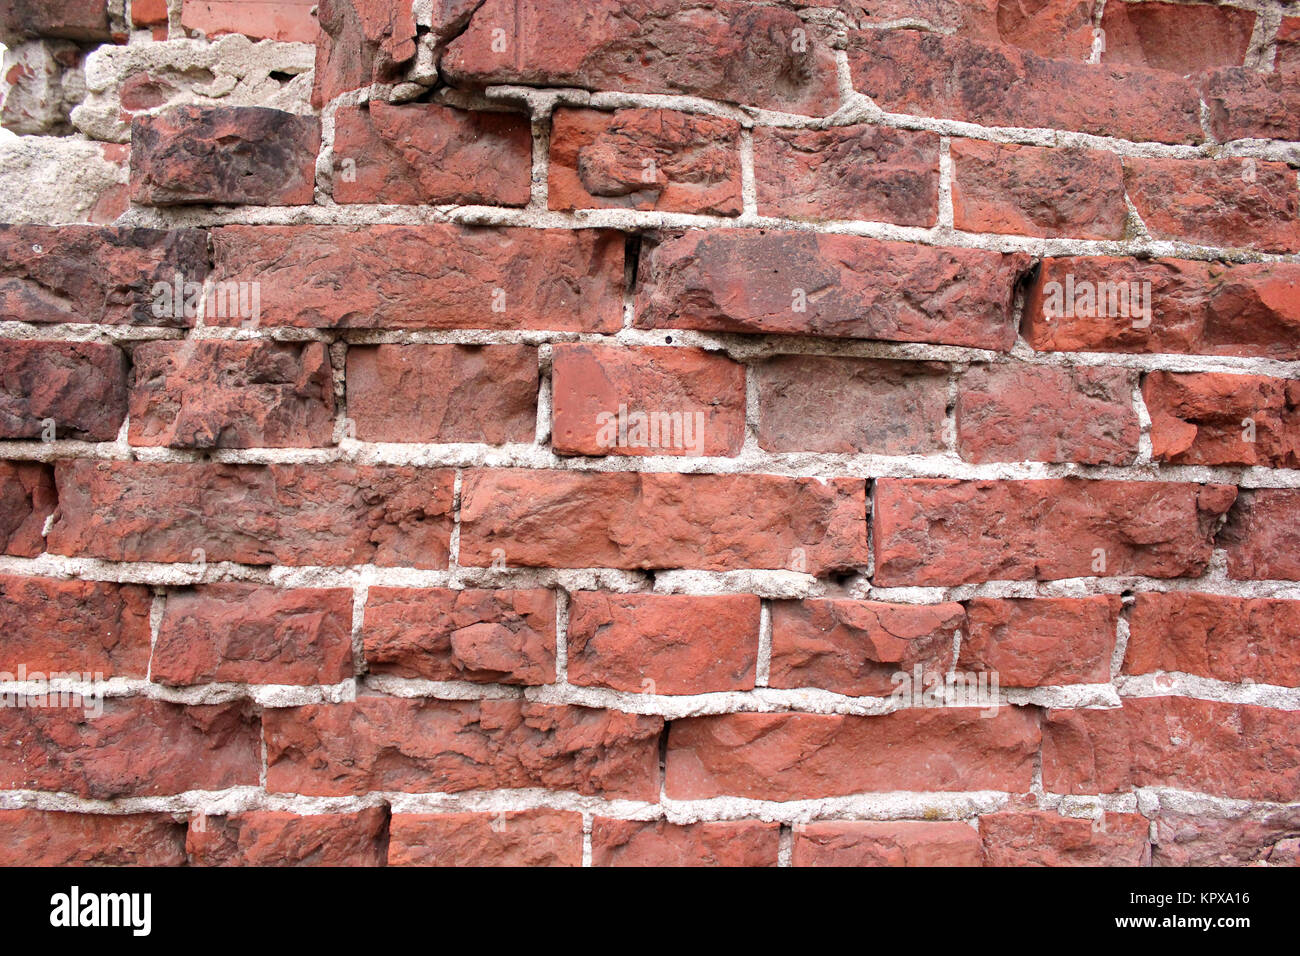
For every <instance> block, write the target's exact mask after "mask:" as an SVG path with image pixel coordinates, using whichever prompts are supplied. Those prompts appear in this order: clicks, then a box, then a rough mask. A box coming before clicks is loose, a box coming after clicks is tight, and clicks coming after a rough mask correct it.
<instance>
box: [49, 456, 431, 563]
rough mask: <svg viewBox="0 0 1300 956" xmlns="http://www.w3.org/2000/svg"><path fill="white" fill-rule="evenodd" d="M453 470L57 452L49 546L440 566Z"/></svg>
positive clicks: (111, 554)
mask: <svg viewBox="0 0 1300 956" xmlns="http://www.w3.org/2000/svg"><path fill="white" fill-rule="evenodd" d="M453 478H454V476H453V474H452V472H450V471H446V470H438V469H421V468H407V467H398V468H388V467H370V466H361V465H358V466H354V465H345V464H326V465H223V464H209V463H194V464H170V463H166V464H164V463H157V464H153V463H146V462H134V461H133V462H122V461H113V462H107V461H61V462H59V463H58V465H57V467H56V480H57V482H58V487H59V511H58V516H57V518H56V520H55V522H54V525H53V527H52V528H51V529H50V535H49V548H50V550H51V551H52V552H54V553H55V554H69V555H82V556H86V557H98V558H105V559H107V560H110V561H195V560H206V561H241V562H245V563H250V564H347V565H351V564H381V565H394V564H404V565H412V566H414V567H423V568H438V567H446V564H447V554H448V544H449V541H450V538H451V505H452V501H451V499H452V485H453ZM196 550H200V551H202V552H203V554H202V555H201V556H199V557H195V556H194V552H195V551H196Z"/></svg>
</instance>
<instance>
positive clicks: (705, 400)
mask: <svg viewBox="0 0 1300 956" xmlns="http://www.w3.org/2000/svg"><path fill="white" fill-rule="evenodd" d="M551 354H552V359H551V392H552V407H553V409H554V418H553V424H552V429H551V431H552V437H551V443H552V445H553V446H554V448H555V450H556V451H557V452H559V453H560V454H574V455H736V454H739V452H740V448H741V446H742V445H743V444H744V442H745V368H744V366H742V365H739V364H737V363H736V362H733V361H732V360H731V359H729V358H727V357H726V356H725V355H722V354H718V353H711V352H706V351H704V350H703V349H689V348H654V347H646V348H641V347H630V348H629V347H622V346H607V345H589V344H587V343H571V344H557V345H555V346H554V347H553V349H552V353H551Z"/></svg>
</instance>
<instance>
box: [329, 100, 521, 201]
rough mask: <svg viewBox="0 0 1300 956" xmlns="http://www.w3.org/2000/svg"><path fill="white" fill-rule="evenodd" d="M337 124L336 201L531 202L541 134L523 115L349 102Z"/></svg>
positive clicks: (433, 104)
mask: <svg viewBox="0 0 1300 956" xmlns="http://www.w3.org/2000/svg"><path fill="white" fill-rule="evenodd" d="M334 122H335V127H334V199H335V201H337V202H341V203H405V204H410V205H416V204H439V203H459V204H475V203H477V204H482V205H488V206H524V205H527V203H528V197H529V194H530V191H531V183H532V168H533V166H532V164H533V159H532V149H533V134H532V129H531V126H530V124H529V121H528V117H526V116H523V115H521V114H518V113H496V112H484V111H470V110H459V109H454V108H452V107H450V106H441V105H439V104H436V103H411V104H406V105H402V106H393V105H390V104H388V103H384V102H381V101H379V100H372V101H371V102H370V104H369V106H368V108H366V109H362V108H360V107H356V106H345V107H341V108H340V109H339V111H338V113H337V114H335V121H334Z"/></svg>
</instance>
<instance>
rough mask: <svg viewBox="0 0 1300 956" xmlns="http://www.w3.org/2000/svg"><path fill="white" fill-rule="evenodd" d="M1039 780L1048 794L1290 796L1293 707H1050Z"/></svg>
mask: <svg viewBox="0 0 1300 956" xmlns="http://www.w3.org/2000/svg"><path fill="white" fill-rule="evenodd" d="M1043 786H1044V788H1046V789H1047V790H1048V791H1049V792H1052V793H1115V792H1119V791H1124V792H1127V791H1129V790H1130V789H1131V788H1133V787H1176V788H1177V789H1179V790H1193V791H1200V792H1202V793H1208V794H1212V795H1214V796H1220V797H1240V798H1242V799H1249V800H1272V801H1278V802H1283V803H1286V802H1292V801H1295V800H1296V799H1297V795H1300V713H1297V712H1295V711H1286V710H1277V709H1274V708H1270V707H1254V706H1250V705H1248V704H1221V703H1217V702H1215V701H1208V700H1194V699H1192V698H1188V697H1130V698H1127V699H1125V701H1124V706H1123V707H1116V708H1113V709H1110V710H1049V711H1047V713H1046V716H1045V717H1044V722H1043Z"/></svg>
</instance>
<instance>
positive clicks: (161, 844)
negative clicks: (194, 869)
mask: <svg viewBox="0 0 1300 956" xmlns="http://www.w3.org/2000/svg"><path fill="white" fill-rule="evenodd" d="M184 862H185V824H184V823H180V822H177V821H176V819H175V818H174V817H172V816H171V814H167V813H122V814H95V813H70V812H69V813H65V812H62V811H57V812H47V811H44V810H0V866H180V865H182V864H183V863H184Z"/></svg>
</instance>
